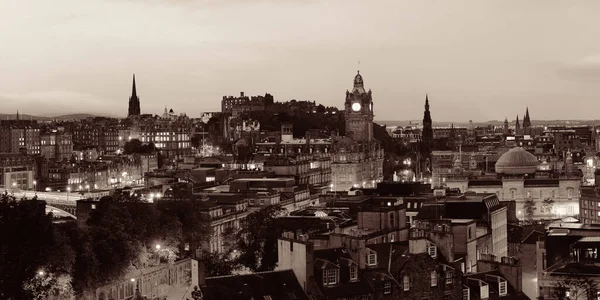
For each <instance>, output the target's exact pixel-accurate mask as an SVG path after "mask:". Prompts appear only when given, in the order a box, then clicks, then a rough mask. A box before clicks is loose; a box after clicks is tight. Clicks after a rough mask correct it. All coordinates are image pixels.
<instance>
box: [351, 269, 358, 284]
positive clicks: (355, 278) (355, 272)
mask: <svg viewBox="0 0 600 300" xmlns="http://www.w3.org/2000/svg"><path fill="white" fill-rule="evenodd" d="M350 281H358V266H350Z"/></svg>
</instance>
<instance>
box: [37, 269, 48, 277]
mask: <svg viewBox="0 0 600 300" xmlns="http://www.w3.org/2000/svg"><path fill="white" fill-rule="evenodd" d="M45 274H46V272H44V270H39V271H38V275H40V276H44V275H45Z"/></svg>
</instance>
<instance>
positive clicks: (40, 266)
mask: <svg viewBox="0 0 600 300" xmlns="http://www.w3.org/2000/svg"><path fill="white" fill-rule="evenodd" d="M45 207H46V206H45V202H43V201H37V200H36V199H35V198H34V199H32V200H26V199H21V200H18V201H17V199H15V197H14V196H12V195H8V194H7V193H4V194H2V195H0V241H2V242H0V298H1V299H33V298H36V297H38V295H41V294H44V293H47V292H48V293H50V291H51V290H52V289H55V288H58V287H57V286H56V284H58V281H49V282H47V283H46V284H43V285H36V284H35V282H36V279H35V278H36V276H38V275H39V274H41V273H43V274H54V275H55V276H56V278H63V277H64V276H66V277H69V278H70V271H71V269H72V267H73V262H74V260H75V257H74V252H73V251H72V249H70V243H68V239H67V238H66V237H65V235H64V234H63V233H62V232H61V231H60V230H61V229H60V228H57V227H55V226H54V224H53V223H52V215H51V214H46V211H45ZM61 282H62V281H61ZM27 283H32V285H26V286H25V285H24V284H27Z"/></svg>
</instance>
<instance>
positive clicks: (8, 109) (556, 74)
mask: <svg viewBox="0 0 600 300" xmlns="http://www.w3.org/2000/svg"><path fill="white" fill-rule="evenodd" d="M582 3H583V2H578V4H579V5H578V6H574V5H572V3H548V2H541V1H530V2H527V3H519V7H518V8H519V9H515V5H514V4H508V3H505V4H504V3H492V4H490V3H485V4H484V3H479V2H473V1H461V2H460V5H457V2H454V3H452V4H450V3H437V2H432V1H425V2H419V3H418V4H417V3H410V2H405V1H402V2H397V1H377V2H373V3H366V2H362V1H329V2H323V1H310V0H307V1H285V2H281V1H278V2H275V1H256V2H252V3H246V2H243V1H227V2H225V1H204V2H200V1H158V0H157V1H148V2H138V1H129V2H120V1H89V2H86V3H85V4H81V3H79V2H75V1H66V0H63V1H58V2H53V3H52V4H46V3H35V7H34V3H17V2H15V3H9V2H5V3H0V11H3V12H11V13H10V14H7V13H5V14H3V16H2V18H0V25H1V26H3V27H4V28H19V31H18V32H17V31H3V32H2V33H0V41H2V44H3V45H8V47H5V49H3V50H4V51H3V52H2V54H0V55H1V56H0V81H1V82H3V84H2V85H0V101H2V103H3V106H2V112H3V113H14V112H16V111H17V110H19V111H20V112H21V113H25V114H30V115H62V114H70V113H90V114H96V115H111V116H125V115H126V113H127V104H128V98H129V97H130V96H131V76H132V74H133V73H135V74H136V77H137V82H136V84H137V91H138V95H139V98H140V103H141V111H142V113H152V114H160V113H161V112H162V110H163V108H164V107H165V105H167V106H169V108H173V109H174V110H175V112H177V113H179V112H185V113H187V115H189V116H192V117H199V116H200V114H201V113H202V112H205V111H218V110H219V106H220V100H221V98H222V96H224V95H234V96H235V95H239V92H241V91H244V92H245V93H246V94H247V95H256V94H262V95H264V94H265V93H271V94H272V95H274V97H275V100H276V101H288V100H291V99H297V100H311V101H316V102H318V103H321V104H323V105H326V106H337V107H339V105H340V103H341V101H343V97H344V92H345V91H346V90H347V89H351V87H352V81H351V80H352V78H353V76H354V75H355V73H356V70H357V69H360V70H361V74H363V76H364V80H365V87H366V88H367V89H371V90H372V91H373V101H374V107H375V120H417V119H419V117H420V116H421V115H422V112H423V105H424V100H425V94H426V93H427V94H429V100H430V104H431V112H432V119H433V121H434V122H436V121H437V120H439V121H451V120H460V121H466V120H474V121H487V120H503V119H504V117H508V119H509V120H513V119H514V118H515V116H516V115H517V114H519V116H520V118H521V117H522V115H523V114H524V113H525V108H526V107H529V108H530V110H531V111H530V112H531V115H532V119H533V120H536V119H596V117H595V115H594V113H593V111H594V109H585V110H584V109H582V110H578V109H571V110H565V109H563V106H564V105H566V103H570V102H572V101H574V100H577V102H578V104H580V105H581V107H591V108H593V105H594V103H595V102H594V100H595V98H596V97H597V91H596V89H595V85H594V83H595V81H594V80H595V79H598V78H600V55H598V53H600V43H599V42H597V41H595V40H594V39H591V38H589V37H590V36H596V34H597V33H599V31H600V26H596V24H595V23H596V22H598V21H595V20H594V18H593V15H594V13H593V11H595V9H597V8H600V3H595V2H591V1H588V2H585V5H583V4H582ZM65 7H68V8H69V9H65ZM33 8H36V9H33ZM340 11H344V12H346V13H344V14H341V13H339V12H340ZM306 16H311V18H308V19H310V22H308V23H307V21H306V20H307V18H306ZM107 19H110V20H111V21H110V22H108V23H107V22H106V20H107ZM273 24H277V26H273ZM573 32H577V33H578V34H572V33H573ZM559 46H560V47H559ZM359 61H360V64H359V63H358V62H359ZM190 103H193V104H190ZM490 105H494V106H496V107H495V109H493V110H490V109H489V107H490Z"/></svg>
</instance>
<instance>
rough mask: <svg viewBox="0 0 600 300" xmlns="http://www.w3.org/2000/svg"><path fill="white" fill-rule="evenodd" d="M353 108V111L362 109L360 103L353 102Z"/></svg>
mask: <svg viewBox="0 0 600 300" xmlns="http://www.w3.org/2000/svg"><path fill="white" fill-rule="evenodd" d="M352 110H353V111H359V110H360V103H353V104H352Z"/></svg>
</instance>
